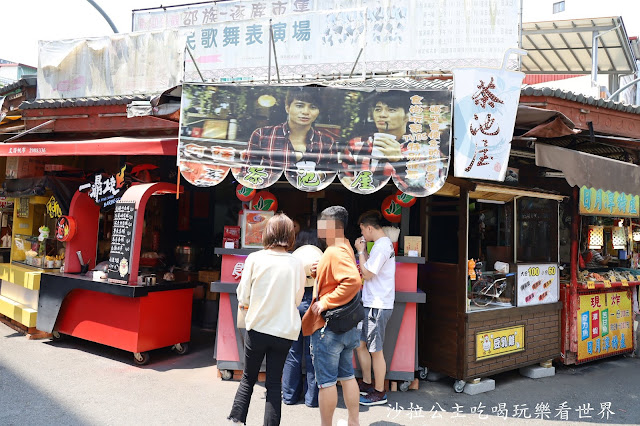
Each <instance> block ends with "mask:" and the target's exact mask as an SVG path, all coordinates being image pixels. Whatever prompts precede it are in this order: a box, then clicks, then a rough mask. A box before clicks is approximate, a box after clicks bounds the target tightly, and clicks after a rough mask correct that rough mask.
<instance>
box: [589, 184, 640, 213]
mask: <svg viewBox="0 0 640 426" xmlns="http://www.w3.org/2000/svg"><path fill="white" fill-rule="evenodd" d="M580 214H581V215H591V216H614V217H640V197H638V196H637V195H632V194H625V193H624V192H622V193H618V192H617V191H616V192H613V191H605V190H602V189H596V188H587V187H586V186H583V187H582V188H580Z"/></svg>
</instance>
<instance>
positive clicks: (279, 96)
mask: <svg viewBox="0 0 640 426" xmlns="http://www.w3.org/2000/svg"><path fill="white" fill-rule="evenodd" d="M180 121H181V122H180V142H179V146H178V165H179V167H180V170H181V172H182V175H183V176H184V178H185V179H187V180H188V181H189V182H190V183H192V184H194V185H196V186H213V185H217V184H218V183H220V182H221V181H222V180H224V178H225V177H226V176H227V175H228V174H229V172H231V173H232V174H233V176H234V178H235V179H236V180H237V181H238V182H239V183H240V184H242V185H243V186H245V187H248V188H253V189H264V188H267V187H269V186H271V185H272V184H273V183H275V182H276V181H277V180H278V179H279V178H280V177H281V176H282V175H283V174H284V176H285V177H286V179H287V180H288V181H289V183H291V184H292V185H293V186H294V187H296V188H298V189H300V190H302V191H306V192H317V191H321V190H323V189H324V188H326V187H327V186H328V185H329V184H331V182H333V181H334V179H336V178H337V179H338V180H339V181H340V182H341V183H342V184H343V185H344V186H345V187H347V188H348V189H349V190H351V191H353V192H356V193H359V194H369V193H372V192H375V191H377V190H379V189H380V188H382V187H383V186H384V185H385V184H386V183H387V182H389V181H390V180H393V182H394V183H395V185H396V186H397V187H398V188H399V189H401V190H402V191H403V192H404V193H406V194H408V195H411V196H415V197H424V196H427V195H430V194H433V193H435V192H436V191H438V190H439V189H440V188H441V187H442V185H444V181H445V179H446V176H447V172H448V168H449V152H450V135H451V93H450V92H448V91H447V90H418V89H411V90H388V91H374V92H371V91H362V90H356V89H345V88H333V87H300V86H289V87H287V86H277V87H273V86H259V85H253V86H224V85H206V84H185V85H184V86H183V96H182V108H181V118H180ZM220 122H225V123H226V125H220ZM231 124H233V128H230V127H229V126H230V125H231ZM230 129H231V130H230Z"/></svg>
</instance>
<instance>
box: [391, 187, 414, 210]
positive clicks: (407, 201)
mask: <svg viewBox="0 0 640 426" xmlns="http://www.w3.org/2000/svg"><path fill="white" fill-rule="evenodd" d="M394 200H395V202H396V203H398V204H400V206H401V207H411V206H412V205H414V204H415V203H416V201H417V199H416V197H414V196H413V195H409V194H405V193H404V192H402V191H400V190H398V192H396V196H395V199H394Z"/></svg>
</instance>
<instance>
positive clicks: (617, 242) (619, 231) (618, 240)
mask: <svg viewBox="0 0 640 426" xmlns="http://www.w3.org/2000/svg"><path fill="white" fill-rule="evenodd" d="M626 236H627V232H626V229H625V228H620V227H618V226H616V227H613V228H611V244H612V245H613V248H614V249H615V250H624V249H626V248H627V239H626Z"/></svg>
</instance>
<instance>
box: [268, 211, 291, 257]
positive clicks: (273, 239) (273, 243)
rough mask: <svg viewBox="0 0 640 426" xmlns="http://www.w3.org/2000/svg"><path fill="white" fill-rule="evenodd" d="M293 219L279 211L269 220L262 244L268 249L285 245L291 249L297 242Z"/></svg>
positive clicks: (287, 248)
mask: <svg viewBox="0 0 640 426" xmlns="http://www.w3.org/2000/svg"><path fill="white" fill-rule="evenodd" d="M295 238H296V236H295V233H294V231H293V221H292V220H291V219H289V216H287V215H286V214H284V213H278V214H276V215H275V216H273V217H272V218H271V219H269V220H268V221H267V225H266V226H265V228H264V233H263V234H262V245H263V246H264V248H266V249H270V248H274V247H284V248H285V249H286V250H291V249H292V248H293V244H294V243H295Z"/></svg>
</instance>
